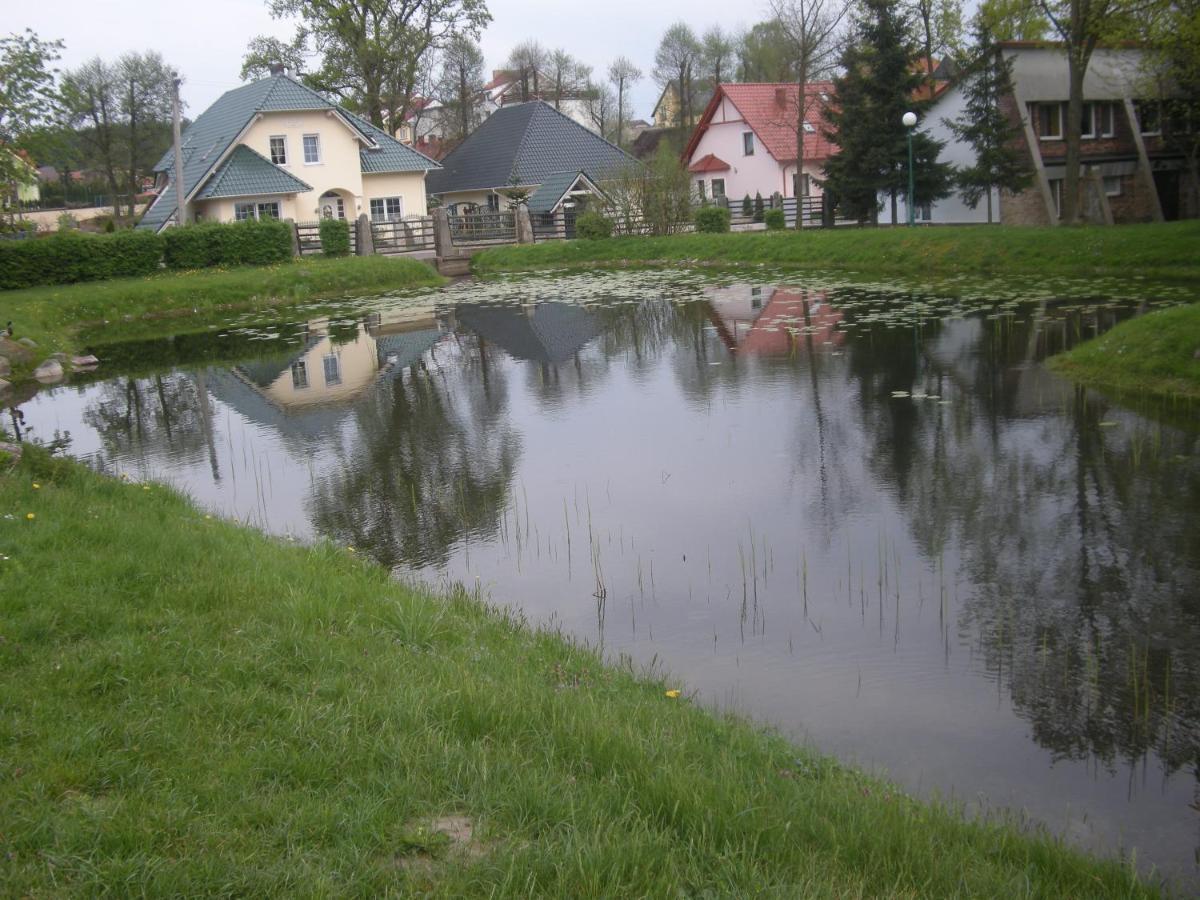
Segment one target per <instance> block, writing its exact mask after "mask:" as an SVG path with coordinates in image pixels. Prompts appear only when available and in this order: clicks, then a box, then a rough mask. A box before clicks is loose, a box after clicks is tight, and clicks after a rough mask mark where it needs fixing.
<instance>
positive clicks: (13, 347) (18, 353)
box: [0, 337, 33, 363]
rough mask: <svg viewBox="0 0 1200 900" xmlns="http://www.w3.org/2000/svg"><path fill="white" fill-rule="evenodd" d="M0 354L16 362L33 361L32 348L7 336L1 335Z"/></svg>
mask: <svg viewBox="0 0 1200 900" xmlns="http://www.w3.org/2000/svg"><path fill="white" fill-rule="evenodd" d="M0 356H2V357H4V358H5V359H7V360H8V361H10V362H15V363H27V362H33V351H32V350H30V349H29V348H28V347H26V346H25V345H24V344H19V343H17V342H16V341H13V340H9V339H8V338H6V337H0Z"/></svg>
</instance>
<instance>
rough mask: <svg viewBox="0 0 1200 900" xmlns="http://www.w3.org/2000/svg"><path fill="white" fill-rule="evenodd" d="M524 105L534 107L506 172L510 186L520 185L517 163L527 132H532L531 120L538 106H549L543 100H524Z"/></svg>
mask: <svg viewBox="0 0 1200 900" xmlns="http://www.w3.org/2000/svg"><path fill="white" fill-rule="evenodd" d="M525 103H533V104H534V107H533V112H532V113H530V114H529V118H527V119H526V120H525V130H524V131H522V132H521V140H520V141H518V142H517V152H516V153H514V154H513V158H512V166H510V167H509V170H508V180H509V183H510V184H512V183H516V184H520V183H521V176H519V175H518V174H517V163H518V161H520V159H521V151H522V150H524V149H525V142H526V141H527V140H529V132H530V131H531V130H532V125H533V120H534V119H536V118H537V114H538V112H539V109H538V104H540V105H541V106H545V107H549V104H548V103H547V102H546V101H545V100H526V101H525ZM525 103H518V104H516V106H515V107H514V108H519V107H521V106H524V105H525ZM493 115H494V113H493Z"/></svg>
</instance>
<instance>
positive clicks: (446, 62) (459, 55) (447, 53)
mask: <svg viewBox="0 0 1200 900" xmlns="http://www.w3.org/2000/svg"><path fill="white" fill-rule="evenodd" d="M483 75H484V71H483V51H481V50H480V49H479V45H478V44H476V43H475V42H474V41H473V40H471V38H470V37H468V36H467V35H465V34H460V35H456V36H455V37H454V38H452V39H451V41H450V43H449V45H448V46H447V47H446V49H445V50H444V51H443V52H442V69H441V77H440V78H439V79H438V84H437V98H438V100H440V101H441V104H442V108H443V109H444V110H445V112H444V114H443V115H444V116H445V120H444V121H443V123H442V124H443V126H444V127H445V128H446V129H447V131H449V132H450V133H449V137H451V138H452V139H454V140H460V141H461V140H463V139H464V138H466V136H467V135H468V134H470V133H471V132H472V131H474V130H475V126H476V125H477V124H478V121H479V105H480V98H481V95H482V93H483V84H484V77H483ZM413 137H414V138H415V137H416V135H415V134H414V135H413Z"/></svg>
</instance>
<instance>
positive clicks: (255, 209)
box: [233, 199, 283, 222]
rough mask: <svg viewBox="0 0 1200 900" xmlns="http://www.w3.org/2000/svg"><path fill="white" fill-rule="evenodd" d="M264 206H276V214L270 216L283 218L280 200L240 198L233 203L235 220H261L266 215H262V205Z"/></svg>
mask: <svg viewBox="0 0 1200 900" xmlns="http://www.w3.org/2000/svg"><path fill="white" fill-rule="evenodd" d="M264 206H274V207H275V215H274V216H273V217H270V218H275V219H282V218H283V207H282V206H281V205H280V203H279V201H278V200H265V199H264V200H255V199H250V200H238V201H237V202H235V203H234V204H233V221H235V222H244V221H246V220H247V219H255V220H261V219H263V218H264V216H263V215H262V207H264Z"/></svg>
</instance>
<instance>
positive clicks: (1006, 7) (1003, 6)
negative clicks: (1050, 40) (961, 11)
mask: <svg viewBox="0 0 1200 900" xmlns="http://www.w3.org/2000/svg"><path fill="white" fill-rule="evenodd" d="M975 22H976V24H977V25H982V26H984V27H986V28H987V30H988V33H989V34H991V35H992V37H993V38H994V39H995V40H997V41H1040V40H1043V39H1044V38H1045V37H1046V32H1047V31H1049V29H1050V23H1049V22H1048V21H1046V17H1045V15H1043V13H1042V8H1041V6H1040V5H1039V3H1038V0H983V2H982V3H980V4H979V9H978V11H976V13H975Z"/></svg>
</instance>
